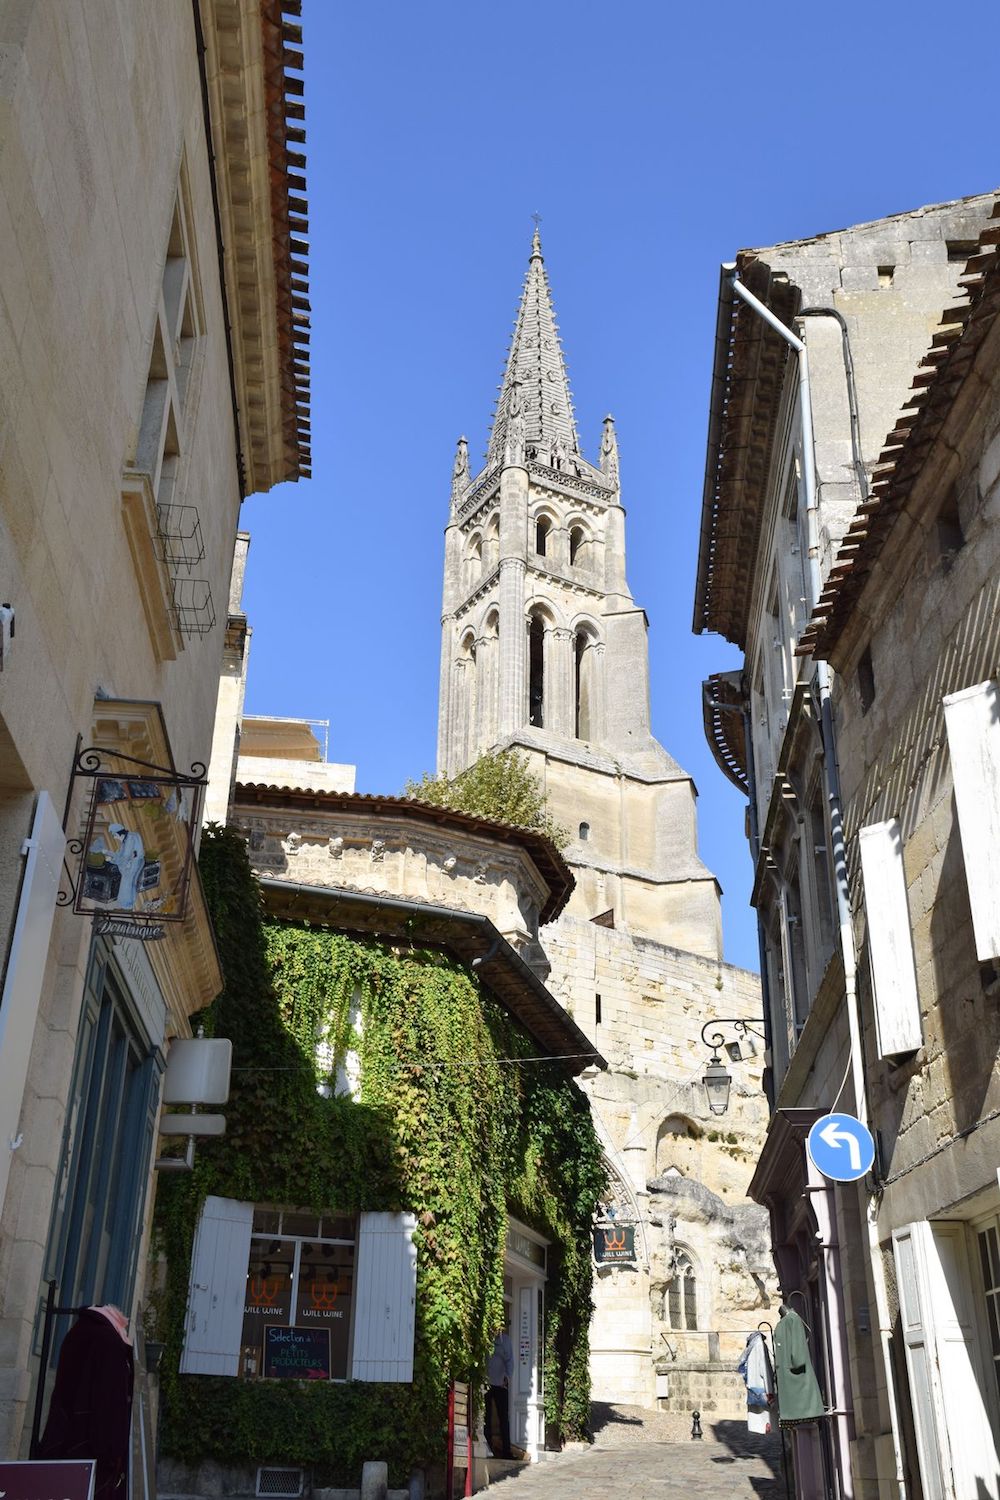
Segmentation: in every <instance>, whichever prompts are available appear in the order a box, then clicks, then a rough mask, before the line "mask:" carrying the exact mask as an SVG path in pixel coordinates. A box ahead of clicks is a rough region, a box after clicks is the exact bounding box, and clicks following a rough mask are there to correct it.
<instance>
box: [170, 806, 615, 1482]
mask: <svg viewBox="0 0 1000 1500" xmlns="http://www.w3.org/2000/svg"><path fill="white" fill-rule="evenodd" d="M231 816H232V819H233V821H234V822H235V823H237V824H238V825H240V826H239V828H238V829H234V828H229V829H227V830H226V831H224V832H222V831H216V832H212V831H209V832H208V833H207V834H206V836H205V840H204V844H203V850H202V871H203V878H204V881H205V886H206V890H207V893H208V898H209V903H210V906H211V909H212V913H213V919H214V922H215V926H216V931H217V934H218V939H219V946H220V954H221V958H222V964H223V969H224V971H225V975H226V988H225V990H224V991H223V993H222V995H221V996H220V997H219V999H218V1000H217V1001H216V1003H215V1004H214V1005H213V1007H212V1008H211V1010H210V1012H209V1013H207V1015H206V1017H205V1022H206V1030H207V1031H213V1032H214V1034H216V1035H225V1036H228V1037H230V1038H231V1039H232V1041H233V1046H234V1059H233V1085H232V1093H231V1097H230V1101H229V1104H228V1105H227V1106H226V1116H227V1130H226V1134H225V1136H224V1137H222V1138H221V1139H219V1140H217V1141H212V1142H208V1143H204V1144H202V1145H201V1146H200V1147H199V1151H198V1158H197V1161H196V1165H195V1169H194V1171H193V1172H192V1173H190V1174H177V1176H175V1177H172V1178H171V1180H169V1181H167V1182H166V1183H165V1184H164V1187H163V1189H161V1194H160V1199H159V1203H158V1213H159V1224H160V1240H159V1248H160V1251H161V1253H162V1261H161V1292H160V1295H159V1299H158V1304H157V1308H156V1313H157V1318H158V1326H157V1328H156V1332H157V1333H158V1334H159V1335H160V1336H161V1337H162V1338H163V1339H164V1341H165V1342H166V1345H167V1352H166V1356H165V1358H164V1362H163V1367H162V1376H161V1395H162V1419H161V1445H162V1451H163V1454H164V1455H165V1460H166V1461H165V1464H164V1467H163V1470H162V1472H161V1490H164V1491H165V1492H167V1493H198V1492H199V1489H200V1487H201V1481H200V1480H199V1476H198V1475H197V1474H196V1473H192V1470H191V1466H194V1465H198V1464H200V1463H201V1462H203V1461H204V1460H205V1459H212V1460H215V1461H216V1462H219V1463H221V1464H223V1465H225V1466H231V1467H234V1468H242V1469H243V1470H244V1472H245V1471H246V1467H247V1465H257V1464H259V1465H292V1466H296V1467H302V1468H304V1469H307V1470H308V1472H309V1474H310V1477H311V1478H312V1480H313V1482H314V1483H318V1484H322V1483H324V1482H325V1483H327V1484H356V1483H357V1482H358V1476H359V1474H360V1470H361V1465H362V1464H363V1462H364V1461H366V1460H369V1459H383V1460H387V1461H388V1463H389V1465H390V1483H394V1484H397V1485H398V1484H401V1483H404V1482H405V1481H406V1479H407V1477H408V1476H409V1474H410V1473H411V1472H412V1470H413V1469H414V1468H424V1469H427V1470H433V1468H434V1467H435V1466H436V1465H439V1464H441V1463H443V1461H444V1454H445V1423H446V1414H447V1397H448V1389H449V1386H450V1384H451V1382H452V1381H455V1380H459V1381H470V1382H471V1383H472V1385H473V1388H474V1389H475V1390H478V1389H479V1388H480V1387H481V1385H482V1382H483V1378H484V1371H485V1365H486V1359H487V1356H488V1354H489V1351H490V1348H491V1347H492V1341H493V1335H494V1332H495V1330H496V1328H497V1327H498V1326H499V1324H500V1321H501V1319H502V1318H503V1317H504V1316H506V1317H507V1318H508V1319H509V1326H510V1330H511V1336H512V1340H513V1345H514V1374H513V1379H512V1382H511V1386H512V1390H511V1430H512V1438H513V1440H514V1442H515V1444H517V1445H518V1446H519V1447H521V1448H523V1449H524V1451H525V1453H526V1454H527V1455H528V1456H529V1457H536V1456H537V1455H538V1454H539V1453H540V1451H541V1450H542V1449H543V1448H544V1447H545V1445H546V1444H549V1445H553V1444H557V1443H559V1442H560V1441H561V1440H563V1439H565V1438H567V1437H578V1436H581V1435H583V1434H584V1433H585V1432H586V1427H587V1420H588V1412H589V1376H588V1325H589V1321H590V1314H591V1296H590V1292H591V1229H592V1222H593V1216H594V1212H595V1208H596V1206H597V1203H598V1200H599V1198H600V1196H601V1194H602V1192H603V1189H604V1182H605V1178H604V1169H603V1166H602V1157H601V1150H600V1146H599V1144H598V1141H597V1138H596V1136H595V1133H594V1129H593V1125H592V1123H591V1116H590V1112H589V1109H588V1106H587V1102H586V1099H585V1097H584V1095H583V1094H582V1092H581V1091H580V1090H579V1089H578V1088H577V1086H576V1085H575V1083H574V1081H573V1079H574V1075H575V1074H577V1073H579V1072H580V1071H581V1070H582V1069H583V1068H584V1067H585V1066H588V1065H589V1066H594V1065H597V1066H603V1059H602V1058H601V1057H600V1056H599V1055H598V1054H596V1053H595V1049H594V1047H593V1045H592V1044H591V1043H590V1042H589V1041H588V1040H587V1039H586V1038H585V1037H584V1035H583V1033H582V1032H581V1031H580V1030H579V1029H578V1028H577V1026H576V1025H575V1023H574V1022H573V1020H572V1018H571V1017H570V1016H569V1015H568V1014H567V1013H566V1012H565V1011H564V1010H563V1009H562V1008H561V1007H560V1006H559V1005H558V1004H557V1002H556V1001H555V1000H554V999H553V998H552V996H551V995H550V994H549V992H548V990H547V989H546V987H545V984H544V982H543V979H542V978H541V977H540V974H539V972H537V967H533V963H532V960H535V962H536V964H537V956H536V955H537V953H540V950H539V949H537V926H538V921H539V918H543V919H544V918H546V917H547V916H548V914H549V912H550V911H555V910H558V909H559V907H560V906H561V905H562V904H564V902H565V900H566V899H567V897H568V895H569V891H570V889H571V887H572V876H571V875H570V873H569V871H568V869H567V867H566V866H565V864H564V862H563V860H562V858H561V856H560V855H559V854H558V852H557V851H556V850H555V848H554V846H553V845H552V844H551V843H550V842H549V841H548V840H547V839H546V838H544V837H543V836H542V835H539V834H534V833H529V832H526V831H520V830H512V829H510V828H505V827H503V826H502V825H498V824H491V823H489V822H488V821H487V820H485V819H477V818H472V817H469V816H467V815H464V814H460V813H455V812H451V811H448V810H446V809H442V808H438V807H434V808H431V807H421V806H420V805H419V804H416V803H413V802H409V801H405V800H404V799H393V798H389V799H381V800H380V799H374V798H365V797H358V796H354V795H352V794H337V793H331V792H328V791H325V790H318V791H314V790H311V789H309V788H308V787H298V788H289V787H287V786H286V787H281V788H279V787H274V786H272V787H262V786H241V787H240V788H239V789H238V791H237V798H236V803H235V804H234V807H233V809H232V814H231ZM248 845H249V851H248ZM404 849H405V850H407V851H409V857H410V858H411V859H417V860H419V861H421V862H422V864H423V866H424V869H425V872H426V880H427V885H426V895H427V899H420V900H416V899H413V898H404V897H402V896H399V895H393V894H392V893H391V890H388V889H387V888H386V887H387V881H386V879H385V878H384V872H385V870H386V868H387V867H389V868H391V865H392V861H393V859H394V858H396V857H397V856H400V857H401V851H403V850H404ZM449 862H450V864H449ZM251 866H252V867H251ZM445 866H449V867H448V868H447V870H445ZM436 868H438V869H440V871H441V873H442V878H445V879H447V880H448V882H449V887H450V891H451V896H452V899H451V902H450V904H448V905H445V904H444V903H443V902H442V901H441V900H435V899H433V890H434V879H435V876H434V871H435V869H436ZM484 868H485V869H488V870H489V878H488V882H487V879H486V878H485V877H484ZM362 871H363V872H364V873H362ZM501 875H502V878H501ZM487 883H488V884H489V886H490V888H491V889H492V890H494V891H498V890H500V889H501V887H502V886H503V885H504V884H505V883H506V885H507V886H508V888H509V890H508V895H509V896H510V897H511V899H508V900H507V902H506V905H505V904H504V901H503V900H500V901H498V903H497V904H496V906H495V908H494V909H493V910H492V914H491V915H486V914H484V907H485V909H486V910H489V909H490V908H489V905H488V903H484V901H483V898H482V895H481V891H482V887H483V885H485V884H487ZM364 885H367V887H368V889H364V888H362V887H363V886H364ZM465 885H467V886H468V887H469V893H470V894H469V896H468V900H467V901H466V900H465V899H464V897H463V894H462V892H463V887H464V886H465ZM472 892H475V893H476V898H475V899H474V898H473V896H472V894H471V893H472ZM512 913H516V914H517V916H516V920H514V919H513V918H512V915H511V914H512ZM163 1267H165V1271H163ZM480 1451H481V1452H484V1451H485V1450H483V1449H482V1448H480ZM248 1477H252V1476H248ZM233 1482H234V1483H235V1485H236V1488H237V1489H238V1488H239V1485H240V1481H239V1479H238V1478H236V1479H235V1480H234V1481H233Z"/></svg>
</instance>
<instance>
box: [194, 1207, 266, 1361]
mask: <svg viewBox="0 0 1000 1500" xmlns="http://www.w3.org/2000/svg"><path fill="white" fill-rule="evenodd" d="M252 1227H253V1204H252V1203H237V1202H236V1200H235V1199H234V1198H212V1197H209V1198H206V1199H205V1205H204V1207H203V1208H202V1211H201V1218H200V1219H199V1220H198V1228H197V1230H196V1232H195V1237H194V1249H193V1250H192V1253H191V1282H190V1285H189V1287H188V1311H187V1331H186V1333H185V1336H184V1349H183V1352H182V1354H181V1363H180V1370H181V1374H182V1375H236V1374H237V1373H238V1371H239V1359H240V1345H241V1343H242V1336H243V1309H244V1306H245V1304H246V1292H247V1267H248V1266H249V1264H250V1231H251V1229H252Z"/></svg>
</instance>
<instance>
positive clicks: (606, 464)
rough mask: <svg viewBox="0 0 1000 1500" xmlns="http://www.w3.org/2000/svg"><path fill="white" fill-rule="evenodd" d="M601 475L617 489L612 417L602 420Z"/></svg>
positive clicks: (616, 443)
mask: <svg viewBox="0 0 1000 1500" xmlns="http://www.w3.org/2000/svg"><path fill="white" fill-rule="evenodd" d="M601 473H602V474H604V475H605V476H606V477H607V480H608V483H609V484H612V485H614V487H615V489H617V488H618V437H617V435H616V433H615V419H614V417H605V418H604V431H603V433H602V434H601Z"/></svg>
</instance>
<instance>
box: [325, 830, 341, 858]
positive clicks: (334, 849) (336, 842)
mask: <svg viewBox="0 0 1000 1500" xmlns="http://www.w3.org/2000/svg"><path fill="white" fill-rule="evenodd" d="M326 847H327V849H328V850H329V852H330V855H331V857H332V858H333V859H343V857H344V840H343V839H342V838H341V837H340V835H339V834H338V835H337V837H336V838H333V839H328V840H327V845H326Z"/></svg>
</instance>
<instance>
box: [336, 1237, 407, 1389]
mask: <svg viewBox="0 0 1000 1500" xmlns="http://www.w3.org/2000/svg"><path fill="white" fill-rule="evenodd" d="M415 1228H416V1219H415V1218H414V1216H413V1214H387V1213H381V1214H375V1213H371V1214H362V1215H361V1216H360V1220H359V1224H358V1249H357V1267H358V1269H357V1279H356V1282H355V1307H354V1357H353V1360H352V1363H351V1379H352V1380H388V1381H409V1380H412V1379H413V1330H414V1319H415V1316H416V1301H417V1248H416V1246H415V1245H414V1243H413V1231H414V1229H415Z"/></svg>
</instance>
